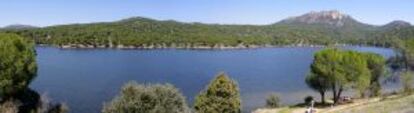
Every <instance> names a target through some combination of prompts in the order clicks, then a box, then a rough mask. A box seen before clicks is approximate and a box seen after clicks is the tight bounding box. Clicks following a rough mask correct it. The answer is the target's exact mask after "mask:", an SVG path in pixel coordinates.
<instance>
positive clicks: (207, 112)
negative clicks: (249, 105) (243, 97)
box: [194, 73, 241, 113]
mask: <svg viewBox="0 0 414 113" xmlns="http://www.w3.org/2000/svg"><path fill="white" fill-rule="evenodd" d="M194 108H195V111H196V112H197V113H240V112H241V101H240V92H239V87H238V85H237V83H236V82H235V81H233V80H231V79H230V78H229V77H228V76H227V75H226V74H224V73H221V74H219V75H218V76H217V77H216V78H215V79H214V80H212V81H211V82H210V84H209V85H208V87H207V89H205V90H204V91H202V92H201V93H200V94H199V95H198V96H197V97H196V99H195V104H194Z"/></svg>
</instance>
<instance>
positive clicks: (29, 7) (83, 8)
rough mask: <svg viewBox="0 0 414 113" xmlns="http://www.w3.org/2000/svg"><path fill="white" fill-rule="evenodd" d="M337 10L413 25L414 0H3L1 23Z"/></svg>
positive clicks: (241, 18)
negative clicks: (402, 21)
mask: <svg viewBox="0 0 414 113" xmlns="http://www.w3.org/2000/svg"><path fill="white" fill-rule="evenodd" d="M321 10H339V11H341V12H343V13H346V14H349V15H351V16H353V17H354V18H355V19H357V20H359V21H362V22H364V23H369V24H374V25H382V24H386V23H388V22H390V21H392V20H405V21H408V22H410V23H414V2H413V1H411V0H0V11H1V12H0V18H1V19H0V26H6V25H10V24H29V25H35V26H49V25H56V24H70V23H89V22H106V21H116V20H120V19H124V18H129V17H134V16H142V17H148V18H154V19H160V20H167V19H173V20H178V21H184V22H203V23H220V24H270V23H274V22H277V21H280V20H281V19H284V18H287V17H291V16H297V15H301V14H304V13H307V12H310V11H321Z"/></svg>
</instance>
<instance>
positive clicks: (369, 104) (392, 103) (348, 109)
mask: <svg viewBox="0 0 414 113" xmlns="http://www.w3.org/2000/svg"><path fill="white" fill-rule="evenodd" d="M305 110H306V108H305V107H283V108H277V109H266V108H264V109H258V110H256V111H254V112H253V113H304V112H305ZM316 111H317V113H412V112H414V95H408V96H403V95H394V96H389V97H385V98H370V99H358V100H355V101H354V102H353V103H351V104H344V105H339V106H335V107H324V108H316Z"/></svg>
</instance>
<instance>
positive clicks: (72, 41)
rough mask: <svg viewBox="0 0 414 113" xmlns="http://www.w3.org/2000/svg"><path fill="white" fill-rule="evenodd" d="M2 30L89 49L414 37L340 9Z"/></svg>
mask: <svg viewBox="0 0 414 113" xmlns="http://www.w3.org/2000/svg"><path fill="white" fill-rule="evenodd" d="M396 25H398V24H396ZM0 32H13V33H17V34H20V35H22V36H24V37H27V38H32V39H34V40H35V41H36V42H37V43H38V44H51V45H56V46H60V47H90V48H95V47H102V48H104V47H111V48H115V47H118V48H125V47H128V48H166V47H171V48H197V47H200V48H223V47H237V48H248V47H258V46H285V45H327V44H330V43H331V44H332V43H346V44H363V45H374V46H390V45H391V44H392V40H394V39H406V38H411V37H413V36H414V28H413V27H412V26H411V25H409V26H406V27H400V26H395V25H394V24H391V25H388V24H387V25H384V26H373V25H368V24H364V23H361V22H358V21H356V20H355V19H353V18H352V17H351V16H349V15H345V14H341V13H339V12H338V11H322V12H311V13H307V14H304V15H301V16H298V17H294V18H289V19H285V20H282V21H280V22H278V23H275V24H270V25H221V24H203V23H184V22H177V21H173V20H167V21H160V20H154V19H149V18H142V17H134V18H129V19H124V20H120V21H115V22H101V23H89V24H71V25H57V26H49V27H43V28H31V29H3V30H0Z"/></svg>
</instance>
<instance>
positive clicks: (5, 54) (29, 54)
mask: <svg viewBox="0 0 414 113" xmlns="http://www.w3.org/2000/svg"><path fill="white" fill-rule="evenodd" d="M0 53H1V54H0V97H1V98H3V99H4V98H6V99H7V98H9V97H10V96H13V95H14V94H16V93H18V92H20V91H23V90H24V89H26V88H27V87H28V85H29V84H30V82H31V81H32V79H33V78H34V77H35V76H36V72H37V65H36V58H35V56H36V54H35V49H34V43H33V42H31V41H28V40H25V39H24V38H22V37H20V36H18V35H13V34H4V33H0Z"/></svg>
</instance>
